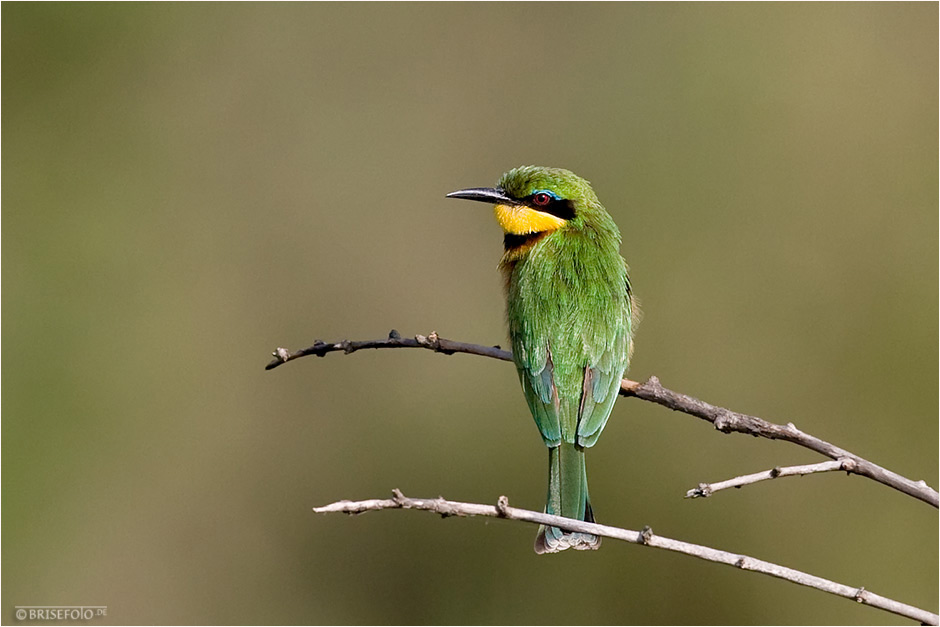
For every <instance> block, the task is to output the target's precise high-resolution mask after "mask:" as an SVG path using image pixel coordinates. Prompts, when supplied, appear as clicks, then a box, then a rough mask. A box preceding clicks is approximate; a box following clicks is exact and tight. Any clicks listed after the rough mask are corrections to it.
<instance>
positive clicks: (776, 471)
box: [770, 466, 783, 479]
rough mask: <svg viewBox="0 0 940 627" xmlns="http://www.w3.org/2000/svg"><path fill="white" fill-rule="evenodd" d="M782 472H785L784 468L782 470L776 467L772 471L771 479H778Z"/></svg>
mask: <svg viewBox="0 0 940 627" xmlns="http://www.w3.org/2000/svg"><path fill="white" fill-rule="evenodd" d="M782 471H783V468H781V467H780V466H774V467H773V468H771V469H770V478H771V479H776V478H777V477H779V476H780V473H781V472H782Z"/></svg>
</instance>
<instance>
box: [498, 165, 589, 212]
mask: <svg viewBox="0 0 940 627" xmlns="http://www.w3.org/2000/svg"><path fill="white" fill-rule="evenodd" d="M497 187H499V188H500V189H502V190H503V191H504V192H505V193H506V195H507V196H510V197H512V198H519V199H522V198H528V197H534V196H535V195H537V194H540V193H544V194H548V195H549V196H551V197H553V199H554V200H571V201H573V202H575V203H578V204H581V203H585V204H597V203H598V200H597V195H596V194H595V193H594V190H593V189H591V184H590V183H588V182H587V181H586V180H584V179H583V178H581V177H580V176H578V175H577V174H575V173H574V172H572V171H571V170H565V169H563V168H546V167H543V166H535V165H524V166H521V167H518V168H513V169H512V170H509V171H508V172H506V173H505V174H503V175H502V176H501V177H500V179H499V183H498V184H497Z"/></svg>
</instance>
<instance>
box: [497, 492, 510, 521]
mask: <svg viewBox="0 0 940 627" xmlns="http://www.w3.org/2000/svg"><path fill="white" fill-rule="evenodd" d="M496 513H497V514H499V515H500V517H502V518H506V517H507V516H509V497H507V496H500V497H499V498H498V499H496Z"/></svg>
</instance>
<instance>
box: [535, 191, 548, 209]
mask: <svg viewBox="0 0 940 627" xmlns="http://www.w3.org/2000/svg"><path fill="white" fill-rule="evenodd" d="M532 202H534V203H535V204H537V205H538V206H540V207H544V206H545V205H547V204H548V203H550V202H552V197H551V196H550V195H549V194H546V193H545V192H539V193H538V194H536V195H535V196H533V197H532Z"/></svg>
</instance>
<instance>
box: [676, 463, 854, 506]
mask: <svg viewBox="0 0 940 627" xmlns="http://www.w3.org/2000/svg"><path fill="white" fill-rule="evenodd" d="M834 470H844V471H846V472H848V473H851V472H853V471H854V470H855V462H854V461H852V460H851V459H840V460H836V461H832V462H820V463H818V464H807V465H804V466H786V467H780V466H777V467H776V468H772V469H770V470H765V471H764V472H755V473H754V474H752V475H743V476H741V477H734V478H733V479H727V480H726V481H719V482H717V483H700V484H698V487H696V488H692V489H691V490H689V491H688V492H686V493H685V498H687V499H697V498H699V497H708V496H711V495H712V494H714V493H715V492H718V491H720V490H727V489H728V488H740V487H742V486H746V485H750V484H752V483H757V482H759V481H767V480H768V479H777V478H779V477H792V476H794V475H799V476H802V475H811V474H814V473H817V472H832V471H834Z"/></svg>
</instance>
